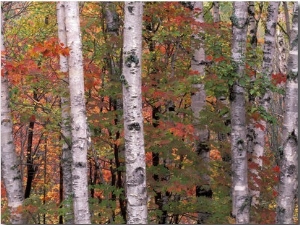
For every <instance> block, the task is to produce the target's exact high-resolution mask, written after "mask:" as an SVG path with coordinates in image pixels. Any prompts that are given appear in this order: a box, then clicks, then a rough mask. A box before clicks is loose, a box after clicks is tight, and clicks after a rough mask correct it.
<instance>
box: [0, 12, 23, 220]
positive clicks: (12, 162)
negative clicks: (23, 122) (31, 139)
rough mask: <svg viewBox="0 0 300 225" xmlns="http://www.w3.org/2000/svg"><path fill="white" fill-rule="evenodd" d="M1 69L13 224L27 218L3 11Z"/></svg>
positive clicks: (4, 161) (5, 173)
mask: <svg viewBox="0 0 300 225" xmlns="http://www.w3.org/2000/svg"><path fill="white" fill-rule="evenodd" d="M1 21H2V24H1V25H2V29H1V70H2V72H3V76H2V77H1V170H2V174H1V177H2V179H3V181H4V185H5V189H6V193H7V201H8V208H9V211H10V222H11V223H12V224H25V223H26V220H25V218H24V216H23V215H22V213H21V211H20V208H21V207H22V204H23V200H24V197H23V188H22V180H21V172H20V168H19V166H20V161H19V160H18V158H17V154H16V152H15V145H14V139H13V124H12V116H11V109H10V106H9V101H10V99H9V84H8V78H7V73H6V71H5V68H4V65H5V55H4V54H3V53H4V51H5V46H4V36H3V29H4V28H3V26H4V16H3V12H1Z"/></svg>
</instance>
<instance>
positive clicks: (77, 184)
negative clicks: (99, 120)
mask: <svg viewBox="0 0 300 225" xmlns="http://www.w3.org/2000/svg"><path fill="white" fill-rule="evenodd" d="M64 4H65V23H66V31H67V32H66V34H67V46H68V47H69V49H70V55H69V59H68V64H69V89H70V103H71V127H72V129H71V132H72V188H73V195H74V196H73V208H74V222H75V223H76V224H83V223H85V224H87V223H90V222H91V221H90V211H89V204H88V179H87V150H88V147H89V139H88V138H89V135H88V127H87V118H86V109H85V98H84V80H83V59H82V43H81V35H80V23H79V8H78V2H65V3H64Z"/></svg>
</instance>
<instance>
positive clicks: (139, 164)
mask: <svg viewBox="0 0 300 225" xmlns="http://www.w3.org/2000/svg"><path fill="white" fill-rule="evenodd" d="M124 10H125V20H124V43H123V71H122V72H123V74H122V75H121V82H122V84H123V109H124V133H125V134H124V135H125V160H126V161H125V165H126V183H125V188H126V198H127V223H128V224H146V223H147V189H146V165H145V149H144V133H143V114H142V93H141V62H142V17H143V3H142V2H125V7H124Z"/></svg>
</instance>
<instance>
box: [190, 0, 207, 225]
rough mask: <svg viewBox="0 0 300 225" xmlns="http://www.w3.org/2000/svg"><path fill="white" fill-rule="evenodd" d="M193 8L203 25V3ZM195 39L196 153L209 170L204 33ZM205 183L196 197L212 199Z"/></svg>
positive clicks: (201, 217)
mask: <svg viewBox="0 0 300 225" xmlns="http://www.w3.org/2000/svg"><path fill="white" fill-rule="evenodd" d="M193 8H194V9H195V8H196V9H200V13H198V12H197V13H196V14H197V15H196V16H195V18H194V19H195V21H196V22H199V23H203V22H204V19H203V2H200V1H197V2H194V3H193ZM194 39H195V42H196V44H197V45H198V46H197V47H196V48H195V51H194V53H193V56H192V60H191V70H192V71H197V73H198V74H197V77H195V82H193V86H192V87H193V93H192V102H191V108H192V111H193V116H194V127H195V139H196V140H195V145H196V152H197V153H198V155H199V156H200V163H203V164H205V167H206V169H207V170H208V169H209V168H208V163H209V147H208V144H207V141H208V139H209V132H208V129H200V128H199V125H200V124H199V121H198V120H199V116H200V115H199V114H200V112H201V110H203V108H204V106H205V103H206V93H205V90H204V84H203V83H201V82H199V80H200V79H199V77H200V78H203V77H204V70H205V65H204V64H203V63H201V62H203V61H205V52H204V38H203V31H201V30H199V31H195V34H194ZM202 182H203V183H202V184H201V185H199V186H197V187H196V196H197V197H201V196H206V197H212V191H211V188H210V187H209V184H210V178H209V176H208V175H207V173H206V174H204V175H203V181H202ZM206 217H207V213H206V212H199V213H198V223H203V222H204V220H205V219H206Z"/></svg>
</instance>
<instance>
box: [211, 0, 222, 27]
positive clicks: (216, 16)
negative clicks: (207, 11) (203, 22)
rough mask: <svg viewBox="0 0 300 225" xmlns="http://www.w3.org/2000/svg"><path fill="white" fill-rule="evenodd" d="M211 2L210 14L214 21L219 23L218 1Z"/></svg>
mask: <svg viewBox="0 0 300 225" xmlns="http://www.w3.org/2000/svg"><path fill="white" fill-rule="evenodd" d="M212 4H213V8H212V15H213V19H214V23H219V22H220V21H221V18H220V10H219V2H213V3H212Z"/></svg>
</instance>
